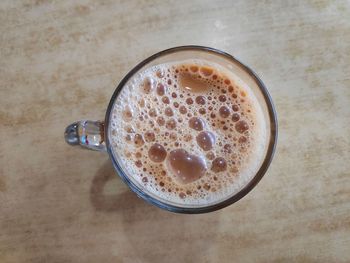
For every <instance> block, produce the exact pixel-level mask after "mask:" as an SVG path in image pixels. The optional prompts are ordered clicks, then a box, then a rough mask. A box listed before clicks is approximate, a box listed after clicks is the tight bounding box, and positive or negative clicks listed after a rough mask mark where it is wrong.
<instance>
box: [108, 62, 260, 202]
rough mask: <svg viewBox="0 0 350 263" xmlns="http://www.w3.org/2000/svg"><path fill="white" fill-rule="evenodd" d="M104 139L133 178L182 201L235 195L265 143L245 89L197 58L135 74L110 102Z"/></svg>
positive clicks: (153, 192)
mask: <svg viewBox="0 0 350 263" xmlns="http://www.w3.org/2000/svg"><path fill="white" fill-rule="evenodd" d="M109 137H110V140H111V144H112V148H113V151H114V154H115V155H116V157H117V159H119V161H120V163H121V164H122V166H123V168H124V170H125V171H126V174H127V175H128V176H129V178H130V179H131V180H132V181H133V182H134V183H135V184H137V185H139V187H140V188H142V189H144V190H145V191H146V192H147V193H148V194H151V195H153V196H155V197H156V198H158V199H162V200H166V201H167V202H171V203H174V204H186V205H189V206H191V205H208V204H214V203H217V202H220V201H221V200H223V199H226V198H228V197H230V196H232V195H234V194H235V193H237V192H238V191H239V190H240V189H242V187H244V186H245V185H246V184H247V183H248V182H249V181H250V180H251V179H252V177H253V176H254V175H255V172H256V171H257V169H258V168H259V165H260V163H261V160H262V158H263V156H264V153H265V148H266V126H265V123H264V117H263V114H262V110H261V108H260V105H259V103H258V102H257V99H256V98H255V96H254V94H253V92H252V91H251V90H250V89H249V87H248V86H247V85H246V84H245V83H244V82H242V80H240V79H239V78H238V77H237V76H235V75H233V74H232V73H231V72H229V71H227V70H226V69H224V68H222V67H221V66H220V65H216V64H213V63H209V62H207V61H204V60H193V61H190V60H186V61H179V62H174V63H167V64H160V65H156V66H153V67H150V68H147V69H145V70H143V71H142V72H139V73H138V74H137V75H135V76H134V77H133V78H132V79H131V80H129V81H128V83H127V84H126V86H125V87H124V88H123V90H122V91H121V92H120V94H119V95H118V97H117V99H116V101H115V104H114V106H113V110H112V115H111V125H110V130H109Z"/></svg>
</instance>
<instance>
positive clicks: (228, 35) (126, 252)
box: [0, 0, 350, 262]
mask: <svg viewBox="0 0 350 263" xmlns="http://www.w3.org/2000/svg"><path fill="white" fill-rule="evenodd" d="M0 32H1V36H0V92H1V93H0V138H1V142H0V229H1V230H0V262H350V2H349V1H346V0H344V1H340V0H332V1H310V0H309V1H258V0H257V1H176V2H170V1H112V0H103V1H102V0H101V1H92V0H90V1H89V0H85V1H46V0H33V1H27V0H25V1H11V0H2V1H1V2H0ZM188 44H196V45H204V46H211V47H215V48H218V49H221V50H224V51H226V52H228V53H231V54H233V55H234V56H235V57H236V58H238V59H239V60H241V61H242V62H244V63H245V64H247V65H249V66H250V67H251V68H253V69H254V70H255V71H256V72H257V74H258V75H259V76H260V77H261V78H262V80H263V81H264V82H265V84H266V86H267V87H268V89H269V91H270V93H271V96H272V98H273V100H274V102H275V106H276V110H277V113H278V119H279V140H278V146H277V151H276V154H275V158H274V160H273V162H272V165H271V166H270V169H269V170H268V172H267V174H266V175H265V177H264V178H263V180H262V181H261V182H260V183H259V184H258V186H257V187H256V188H255V189H254V190H253V191H252V192H251V193H250V194H249V195H247V196H246V197H245V198H243V199H242V200H240V201H239V202H238V203H236V204H234V205H232V206H229V207H227V208H225V209H222V210H220V211H217V212H213V213H209V214H202V215H181V214H173V213H170V212H166V211H163V210H161V209H159V208H156V207H153V206H151V205H149V204H147V203H145V202H144V201H142V200H141V199H138V198H137V197H136V196H135V195H134V194H133V193H132V192H131V191H130V190H129V189H128V188H127V187H126V186H125V185H124V184H123V183H122V181H121V180H120V179H119V178H118V177H117V176H116V174H115V172H114V171H113V168H112V165H111V163H110V161H109V159H108V156H107V155H106V154H103V153H99V152H92V151H84V150H81V149H79V148H75V147H70V146H68V145H66V143H65V142H64V139H63V131H64V129H65V126H66V125H68V124H70V123H71V122H73V121H76V120H79V119H93V120H94V119H103V118H104V114H105V111H106V108H107V104H108V102H109V99H110V97H111V95H112V93H113V91H114V89H115V87H116V85H117V84H118V82H119V81H120V80H121V79H122V77H123V76H124V75H125V74H126V73H127V72H128V71H129V70H130V69H131V68H132V67H133V66H134V65H135V64H136V63H138V62H140V61H141V60H142V59H144V58H146V57H148V56H149V55H151V54H153V53H155V52H158V51H160V50H163V49H166V48H169V47H173V46H179V45H188Z"/></svg>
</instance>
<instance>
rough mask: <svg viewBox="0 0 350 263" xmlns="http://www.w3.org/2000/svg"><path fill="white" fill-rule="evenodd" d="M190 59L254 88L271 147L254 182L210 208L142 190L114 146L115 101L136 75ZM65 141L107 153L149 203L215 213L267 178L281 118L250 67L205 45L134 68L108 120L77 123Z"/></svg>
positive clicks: (172, 52)
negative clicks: (212, 64)
mask: <svg viewBox="0 0 350 263" xmlns="http://www.w3.org/2000/svg"><path fill="white" fill-rule="evenodd" d="M188 59H204V60H207V61H211V62H215V63H217V64H219V65H220V66H222V67H224V68H225V69H228V70H229V71H231V72H233V73H234V74H235V75H237V76H238V77H239V78H240V79H241V80H243V81H244V82H245V83H246V84H247V85H248V86H249V87H250V89H251V90H252V92H253V93H254V95H255V97H256V98H257V101H258V102H259V104H260V107H261V109H262V112H263V116H264V118H265V125H266V134H267V136H266V140H267V141H266V145H267V146H266V149H265V154H264V158H263V159H262V160H261V162H260V166H259V169H257V171H256V172H255V176H253V177H252V179H251V180H250V181H249V182H248V183H247V184H246V185H245V186H244V187H243V188H242V189H240V191H238V192H237V193H235V194H233V195H232V196H227V197H226V198H225V199H224V200H222V201H220V202H218V203H215V204H209V205H187V204H184V205H178V204H174V203H172V202H171V201H168V200H165V199H162V198H161V197H160V196H156V195H155V194H154V193H150V192H149V191H147V189H144V188H143V187H141V185H139V184H138V183H137V182H136V181H135V180H133V179H132V175H128V174H127V173H126V171H125V170H124V169H123V168H122V167H123V164H122V163H121V162H120V160H118V158H117V156H116V154H115V153H114V152H113V149H112V147H111V140H110V135H109V133H110V119H111V115H112V114H111V111H112V109H113V105H114V102H115V100H116V99H117V98H118V94H119V93H120V91H121V90H122V89H123V88H124V86H125V85H126V84H127V83H128V81H129V80H130V79H131V78H132V77H133V76H134V75H135V74H137V73H139V72H141V71H142V70H144V69H146V68H148V67H151V66H154V65H158V64H163V63H167V62H173V61H178V60H188ZM65 140H66V142H67V143H68V144H70V145H80V146H82V147H84V148H87V149H92V150H97V151H103V152H107V153H108V155H109V158H110V159H111V161H112V163H113V166H114V168H115V170H116V172H117V174H118V175H119V176H120V177H121V179H122V180H123V181H124V182H125V183H126V184H127V185H128V186H129V187H130V188H131V190H132V191H134V192H135V193H136V194H137V195H138V196H139V197H141V198H142V199H144V200H145V201H147V202H149V203H151V204H153V205H156V206H158V207H160V208H162V209H165V210H168V211H171V212H177V213H187V214H197V213H206V212H211V211H215V210H218V209H221V208H224V207H226V206H228V205H231V204H233V203H235V202H236V201H238V200H239V199H241V198H242V197H243V196H245V195H246V194H247V193H248V192H250V191H251V190H252V189H253V188H254V187H255V186H256V184H257V183H258V182H259V181H260V180H261V178H262V177H263V176H264V174H265V172H266V170H267V169H268V167H269V165H270V163H271V161H272V158H273V154H274V151H275V147H276V142H277V118H276V112H275V109H274V106H273V102H272V99H271V97H270V95H269V93H268V91H267V89H266V87H265V85H264V84H263V82H262V81H261V80H260V79H259V77H258V76H257V75H256V74H255V73H254V72H253V71H252V70H251V69H250V68H248V67H247V66H245V65H244V64H243V63H241V62H240V61H238V60H237V59H235V58H234V57H233V56H231V55H229V54H227V53H225V52H223V51H220V50H217V49H214V48H209V47H202V46H181V47H175V48H170V49H167V50H164V51H161V52H159V53H157V54H154V55H153V56H151V57H149V58H147V59H145V60H144V61H142V62H141V63H139V64H138V65H137V66H136V67H134V68H133V69H132V70H131V71H130V72H129V73H128V74H127V75H126V76H125V77H124V78H123V80H122V81H121V82H120V83H119V85H118V86H117V88H116V90H115V91H114V94H113V96H112V98H111V100H110V102H109V105H108V108H107V112H106V116H105V120H104V121H89V120H83V121H78V122H75V123H73V124H71V125H69V126H68V127H67V128H66V131H65Z"/></svg>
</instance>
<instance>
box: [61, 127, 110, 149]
mask: <svg viewBox="0 0 350 263" xmlns="http://www.w3.org/2000/svg"><path fill="white" fill-rule="evenodd" d="M104 127H105V125H104V122H103V121H87V120H83V121H77V122H74V123H72V124H71V125H69V126H68V127H67V128H66V131H65V132H64V138H65V140H66V142H67V143H68V144H70V145H73V146H74V145H80V146H81V147H83V148H86V149H90V150H95V151H102V152H106V151H107V150H106V143H105V138H104V137H105V136H104Z"/></svg>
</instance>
